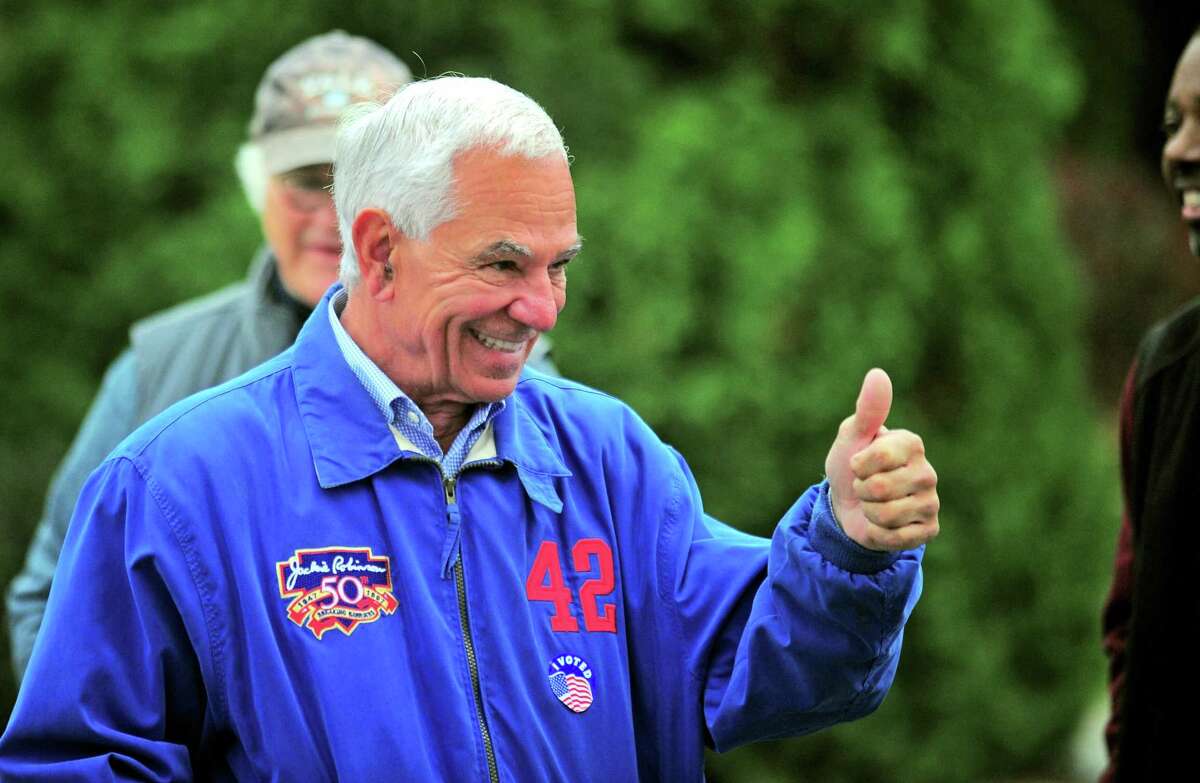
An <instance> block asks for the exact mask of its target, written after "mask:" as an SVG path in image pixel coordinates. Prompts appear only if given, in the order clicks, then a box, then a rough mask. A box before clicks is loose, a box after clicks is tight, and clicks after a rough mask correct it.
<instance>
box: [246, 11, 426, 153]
mask: <svg viewBox="0 0 1200 783" xmlns="http://www.w3.org/2000/svg"><path fill="white" fill-rule="evenodd" d="M410 81H412V72H411V71H409V69H408V66H406V65H405V64H404V63H403V62H401V61H400V60H399V59H398V58H397V57H396V56H395V55H393V54H392V53H391V52H389V51H388V50H387V49H384V48H383V47H382V46H380V45H379V44H377V43H375V42H374V41H370V40H368V39H366V38H360V37H358V36H354V35H349V34H347V33H345V32H343V31H342V30H334V31H332V32H329V33H325V34H324V35H318V36H316V37H314V38H309V39H308V40H307V41H304V42H303V43H300V44H298V45H297V46H295V47H293V48H291V49H289V50H288V51H287V52H285V53H284V54H283V55H282V56H280V57H279V59H277V60H276V61H275V62H273V63H271V65H270V66H269V67H268V68H267V72H266V73H265V74H264V75H263V78H262V81H261V82H259V84H258V90H257V91H256V92H255V95H254V116H253V117H251V119H250V143H251V144H253V145H255V146H256V147H257V148H258V152H259V156H260V159H261V162H262V166H263V170H264V172H265V173H266V174H267V175H272V174H282V173H283V172H285V171H290V170H292V169H296V168H300V167H301V166H311V165H313V164H318V163H331V162H333V149H334V141H335V138H336V136H337V121H338V118H339V116H340V115H341V113H342V112H343V111H344V110H345V108H346V107H347V106H349V105H350V104H352V103H358V102H360V101H378V102H382V101H386V100H387V99H388V98H389V97H390V96H391V94H392V93H393V92H395V91H396V90H397V89H398V88H400V87H402V86H403V85H405V84H407V83H408V82H410Z"/></svg>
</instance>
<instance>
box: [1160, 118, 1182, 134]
mask: <svg viewBox="0 0 1200 783" xmlns="http://www.w3.org/2000/svg"><path fill="white" fill-rule="evenodd" d="M1182 124H1183V123H1182V122H1181V121H1180V119H1179V117H1177V116H1175V115H1173V114H1168V115H1167V116H1166V117H1164V118H1163V122H1162V132H1163V135H1164V136H1166V137H1167V138H1170V137H1171V136H1174V135H1175V134H1176V133H1178V132H1179V126H1180V125H1182Z"/></svg>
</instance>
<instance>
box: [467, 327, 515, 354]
mask: <svg viewBox="0 0 1200 783" xmlns="http://www.w3.org/2000/svg"><path fill="white" fill-rule="evenodd" d="M473 334H474V335H475V337H476V338H477V339H478V340H479V342H481V343H483V344H484V345H486V346H487V347H488V348H491V349H492V350H495V351H507V352H509V353H513V352H515V351H519V350H521V349H522V348H524V347H525V341H524V340H517V341H515V342H514V341H512V340H499V339H497V338H495V337H488V336H487V335H486V334H480V333H479V332H473Z"/></svg>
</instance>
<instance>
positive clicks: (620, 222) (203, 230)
mask: <svg viewBox="0 0 1200 783" xmlns="http://www.w3.org/2000/svg"><path fill="white" fill-rule="evenodd" d="M335 26H337V27H343V28H344V29H347V30H349V31H351V32H356V33H360V34H365V35H369V36H371V37H373V38H375V39H376V40H378V41H380V42H381V43H383V44H385V45H388V46H390V47H392V48H393V49H394V50H395V51H397V52H398V53H399V54H400V55H401V56H402V57H404V58H405V59H406V60H408V62H409V63H410V64H411V65H412V66H413V68H414V71H416V72H417V73H422V72H423V71H425V70H426V69H427V71H428V73H430V74H436V73H440V72H443V71H448V70H454V71H462V72H466V73H471V74H484V75H491V76H494V77H496V78H499V79H501V80H503V81H506V82H508V83H510V84H513V85H514V86H516V87H518V88H520V89H523V90H525V91H527V92H529V93H530V94H531V95H533V96H534V97H535V98H536V99H538V100H539V101H540V102H541V103H542V104H543V105H544V106H546V107H547V109H548V110H549V111H550V113H551V114H552V115H553V116H554V117H555V118H556V120H557V121H558V122H559V123H560V125H561V126H562V127H563V129H564V133H565V136H566V138H567V142H568V144H569V145H570V147H571V151H572V153H573V155H574V156H575V165H574V175H575V182H576V187H577V191H578V198H579V217H580V219H579V223H580V230H581V232H582V233H583V234H584V235H585V236H586V238H587V241H586V250H585V252H584V254H583V256H581V258H580V259H579V261H578V262H577V263H576V264H573V265H572V268H571V286H570V306H569V307H568V308H567V310H566V312H565V313H564V316H563V318H562V320H561V321H560V327H559V329H558V330H557V331H556V343H555V344H556V351H557V353H556V355H557V357H558V361H559V364H560V366H561V368H562V369H563V370H564V371H565V372H566V373H567V374H569V375H571V376H573V377H577V378H579V379H580V380H583V381H586V382H588V383H591V384H594V385H596V386H598V387H600V388H604V389H606V390H609V391H612V392H613V393H615V394H617V395H618V396H620V397H622V398H624V399H626V400H628V401H629V402H630V403H631V404H633V405H634V407H635V408H637V409H638V410H639V411H640V412H642V413H643V415H644V416H645V417H646V418H647V419H648V420H649V421H650V422H651V423H652V425H653V426H655V428H656V429H657V430H658V431H659V432H660V434H662V435H663V437H664V438H666V439H667V440H669V441H671V442H672V443H674V444H675V445H676V446H678V447H679V448H680V450H681V451H682V452H683V454H684V455H685V456H686V457H687V458H688V460H689V461H690V463H691V465H692V467H693V469H694V470H695V472H696V474H697V477H698V479H699V482H700V485H701V487H702V488H703V490H704V492H705V497H706V502H707V504H708V507H709V510H710V511H711V512H712V513H714V514H715V515H717V516H720V517H723V518H726V519H729V520H731V521H733V522H735V523H736V524H738V525H739V526H741V527H744V528H746V529H751V530H754V531H757V532H760V533H766V532H768V531H769V530H770V527H771V525H772V524H773V521H774V520H775V519H776V518H777V517H778V515H779V514H780V513H781V512H782V511H783V510H784V509H785V508H786V507H787V506H788V505H789V504H790V502H791V501H792V499H793V498H794V497H795V495H796V494H797V493H798V492H799V491H800V490H802V489H803V488H804V486H806V485H807V484H809V483H811V482H814V481H817V480H819V479H820V477H821V471H822V465H823V459H824V454H825V451H826V450H827V448H828V446H829V443H830V442H831V440H832V436H833V433H834V431H835V429H836V426H837V423H838V422H839V421H840V419H841V418H843V417H844V416H846V415H848V414H849V413H850V412H851V410H852V406H853V400H854V395H855V393H856V391H857V388H858V385H859V383H860V382H861V379H862V376H863V374H864V373H865V371H866V370H867V369H868V368H869V367H871V366H875V365H878V366H883V367H885V368H886V369H888V370H889V372H890V373H891V374H892V377H893V380H894V382H895V388H896V406H895V409H894V411H893V417H892V420H891V423H893V424H894V425H895V426H905V427H908V428H911V429H914V430H916V431H918V432H920V433H921V434H922V435H923V436H924V437H925V440H926V444H927V446H928V449H929V452H930V454H931V456H932V460H933V462H934V464H935V465H936V466H937V468H938V470H939V472H940V475H941V486H942V498H943V509H944V510H943V525H944V533H943V535H942V536H941V538H939V539H938V540H937V541H936V542H935V543H934V544H933V545H932V546H931V547H930V548H929V551H928V554H927V558H926V594H925V597H924V598H923V599H922V602H921V604H920V605H919V606H918V608H917V612H916V615H915V616H914V619H913V622H912V624H911V626H910V628H909V630H908V632H907V637H906V644H905V653H904V660H903V662H902V664H901V669H900V674H899V678H898V680H897V683H896V687H895V689H894V691H893V693H892V694H891V696H889V698H888V700H887V702H886V703H885V704H884V706H883V707H882V708H881V710H880V711H879V713H878V714H877V715H875V716H872V717H870V718H868V719H866V720H863V721H861V722H859V723H857V724H852V725H849V726H845V727H840V728H838V729H835V730H832V731H829V732H825V733H823V734H819V735H816V736H813V737H810V738H805V739H802V740H793V741H789V742H779V743H771V744H769V745H764V746H761V747H755V748H750V749H746V750H740V751H735V752H734V753H732V754H729V755H727V756H725V757H720V758H718V757H714V758H713V759H712V773H711V776H710V777H711V778H712V779H713V780H724V781H728V780H734V779H738V780H756V781H769V780H813V781H817V780H819V781H877V780H893V781H907V780H911V781H958V780H976V779H983V778H987V777H991V776H997V775H1000V774H1006V773H1012V772H1016V771H1022V770H1030V769H1043V770H1044V769H1047V768H1052V767H1054V766H1055V765H1058V764H1060V763H1062V758H1061V756H1060V749H1061V748H1062V747H1064V746H1065V744H1066V743H1065V738H1066V736H1067V734H1068V732H1069V731H1070V730H1071V729H1072V728H1073V725H1074V722H1075V719H1076V716H1077V715H1078V714H1079V712H1080V710H1081V708H1082V705H1083V703H1084V701H1085V699H1086V697H1087V694H1088V693H1089V688H1091V687H1092V686H1093V685H1094V682H1095V679H1096V677H1095V672H1096V670H1097V668H1098V667H1099V665H1100V664H1099V661H1098V658H1097V653H1095V652H1094V649H1095V648H1096V646H1097V644H1096V641H1095V636H1096V630H1095V627H1096V612H1097V606H1096V604H1097V596H1099V595H1100V594H1101V592H1102V585H1103V583H1104V580H1105V567H1106V565H1107V563H1108V552H1109V550H1110V542H1111V540H1112V538H1113V535H1112V533H1113V524H1112V520H1114V519H1115V516H1116V514H1115V511H1114V508H1113V507H1114V503H1115V501H1114V497H1115V490H1114V489H1113V481H1112V478H1111V469H1112V466H1111V458H1110V457H1109V453H1110V451H1111V449H1110V448H1109V443H1108V442H1107V441H1106V440H1103V439H1101V438H1098V437H1097V433H1096V426H1095V423H1094V420H1095V415H1094V413H1093V411H1092V410H1091V408H1090V406H1089V402H1088V397H1087V395H1086V390H1085V388H1084V382H1083V377H1082V373H1081V366H1082V353H1081V351H1082V349H1081V338H1080V324H1079V315H1078V313H1079V312H1080V294H1079V283H1078V281H1077V280H1076V279H1075V273H1074V267H1073V265H1072V262H1071V258H1070V254H1069V252H1068V251H1067V249H1066V248H1065V246H1064V243H1063V241H1062V239H1061V237H1060V234H1059V231H1058V229H1057V228H1056V223H1055V220H1056V209H1057V207H1056V204H1055V200H1054V196H1053V193H1052V192H1051V188H1050V184H1049V180H1048V173H1047V167H1046V162H1047V159H1048V155H1049V152H1048V151H1049V148H1050V146H1051V144H1052V143H1053V141H1054V140H1055V139H1056V137H1057V134H1058V133H1059V132H1060V129H1061V128H1062V126H1063V125H1064V123H1065V122H1066V121H1067V120H1068V119H1069V117H1070V114H1071V112H1072V111H1073V110H1074V109H1075V106H1076V102H1077V100H1078V95H1079V93H1080V89H1081V86H1080V79H1079V75H1078V74H1077V73H1076V72H1075V71H1074V70H1073V67H1072V65H1071V64H1070V63H1069V62H1067V61H1066V60H1065V58H1064V56H1063V54H1062V48H1061V46H1060V45H1059V44H1058V36H1059V33H1058V30H1057V29H1056V27H1055V25H1054V24H1053V21H1052V19H1051V18H1050V16H1049V15H1048V13H1047V10H1046V8H1045V3H1043V2H1040V0H1016V1H1015V2H1012V3H1006V4H996V3H993V2H988V1H987V0H906V1H905V2H899V3H896V2H889V3H885V2H880V1H879V0H864V2H859V3H845V2H841V0H795V2H786V1H785V0H773V1H772V2H759V3H755V4H753V5H752V7H750V6H748V7H747V8H745V9H740V8H739V7H738V5H737V4H726V3H717V2H707V3H682V2H678V0H655V2H646V3H606V2H601V1H600V0H571V1H568V0H559V2H556V3H554V4H548V3H541V2H536V0H510V2H506V3H502V4H501V3H496V4H488V5H487V6H485V7H483V8H480V7H479V6H478V5H477V4H474V3H459V2H439V3H432V2H420V3H393V4H390V5H389V4H380V3H371V4H367V3H338V4H331V3H321V2H316V1H315V0H308V2H291V3H287V4H282V3H279V4H272V3H265V2H264V3H255V4H247V3H234V2H231V1H230V0H222V1H221V2H211V3H206V4H198V5H192V6H187V7H177V6H174V5H171V6H165V5H160V4H150V3H135V2H131V1H130V2H121V3H112V4H109V6H108V7H107V8H106V9H104V10H94V11H88V12H87V13H86V14H85V12H84V11H83V10H81V8H80V7H79V6H77V4H75V3H70V2H65V1H64V0H47V2H42V3H38V4H31V5H29V6H24V7H22V8H20V9H19V10H16V9H14V10H13V12H12V13H10V14H8V20H7V21H6V22H5V24H4V25H3V26H2V27H0V103H2V108H0V116H4V117H5V123H6V132H5V133H4V134H3V138H0V164H3V167H4V170H6V171H7V172H9V175H10V176H9V178H8V187H7V188H5V189H4V190H3V191H0V297H3V301H4V302H5V306H6V310H5V312H6V313H7V315H8V317H7V318H6V319H5V320H4V323H3V325H2V326H0V329H3V330H4V331H3V336H2V337H0V370H2V371H3V372H5V374H6V377H8V378H10V379H13V380H12V381H10V382H9V383H7V384H5V385H4V388H3V392H2V394H3V410H4V411H5V414H6V415H5V417H4V419H3V420H2V421H3V424H2V425H0V494H2V496H3V497H4V498H5V499H6V503H5V504H4V506H3V508H2V510H0V515H2V516H0V525H2V526H3V529H4V530H5V531H6V532H7V534H8V535H7V540H8V541H10V545H9V546H8V547H5V548H2V549H0V574H3V575H4V576H5V577H7V575H8V574H11V573H12V572H13V571H14V570H15V568H16V567H17V565H18V563H19V559H20V557H21V554H22V551H23V547H24V545H25V542H26V541H27V538H28V535H29V531H30V530H31V528H32V525H33V524H34V522H35V521H36V517H37V510H38V502H39V501H38V498H39V497H40V493H41V491H42V488H43V487H44V485H45V482H46V479H47V475H48V472H49V470H50V468H51V466H52V464H53V462H54V460H55V458H56V457H57V455H59V454H61V453H62V451H63V450H64V448H65V446H66V443H67V442H68V440H69V438H70V437H71V435H72V433H73V431H74V427H75V426H76V425H77V423H78V420H79V418H80V417H81V415H82V413H83V410H84V407H85V405H86V402H87V399H88V397H89V393H90V390H91V389H92V388H94V386H95V384H96V383H97V381H98V379H99V375H100V373H101V371H102V368H103V367H104V366H105V365H106V363H107V362H108V361H110V360H111V358H112V357H113V356H114V355H115V354H116V352H117V351H118V350H119V349H120V347H121V345H122V344H123V341H124V339H125V337H124V330H125V328H126V327H127V325H128V323H129V322H130V321H131V320H132V319H134V318H136V317H138V316H140V315H142V314H145V313H148V312H150V311H153V310H155V309H158V308H160V307H162V306H165V305H167V304H169V303H172V302H174V301H178V300H180V299H182V298H185V297H187V296H190V295H193V294H196V293H199V292H201V291H205V290H208V289H211V288H213V287H215V286H216V285H218V284H220V283H222V282H225V281H228V280H232V279H234V278H236V277H238V276H239V275H240V274H241V273H242V271H243V270H244V268H245V265H246V263H247V262H248V260H249V257H250V254H251V252H252V250H253V248H254V246H255V244H256V242H257V241H258V237H257V229H256V227H255V224H254V219H253V216H252V215H251V214H250V213H249V210H248V209H247V208H246V207H245V206H244V204H243V203H242V201H241V196H240V193H239V192H238V189H237V183H236V181H235V178H234V177H233V174H232V166H231V163H230V162H231V160H232V158H233V155H234V152H235V149H236V146H237V144H238V143H239V142H240V141H241V139H242V135H243V132H244V123H245V122H246V121H247V120H248V116H249V107H250V105H251V100H252V95H253V90H254V85H255V83H256V82H257V80H258V78H259V76H260V74H261V72H262V70H263V68H264V67H265V66H266V64H267V63H268V62H270V60H271V59H273V58H274V57H275V56H276V55H277V54H278V53H280V52H281V51H283V49H285V48H286V47H287V46H289V45H291V44H292V43H294V42H296V41H298V40H300V39H301V38H303V37H305V36H307V35H311V34H315V33H318V32H322V31H324V30H326V29H329V28H331V27H335ZM414 52H415V53H416V54H418V55H419V56H420V60H418V58H417V57H416V56H414V54H413V53H414ZM422 62H423V63H424V65H422ZM10 699H11V692H8V694H7V697H6V698H5V699H4V702H5V703H7V702H8V701H9V700H10Z"/></svg>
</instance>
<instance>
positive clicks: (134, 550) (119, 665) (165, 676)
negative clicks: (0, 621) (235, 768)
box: [0, 458, 207, 781]
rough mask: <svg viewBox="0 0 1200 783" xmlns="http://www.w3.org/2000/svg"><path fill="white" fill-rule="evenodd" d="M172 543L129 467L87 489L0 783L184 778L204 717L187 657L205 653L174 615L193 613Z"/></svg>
mask: <svg viewBox="0 0 1200 783" xmlns="http://www.w3.org/2000/svg"><path fill="white" fill-rule="evenodd" d="M175 537H176V532H175V531H173V530H172V528H171V524H170V520H169V519H167V518H165V517H164V515H163V513H162V511H161V509H160V507H159V506H158V504H157V502H156V498H155V493H154V491H153V486H152V484H151V482H148V481H147V480H146V479H145V478H144V476H143V475H142V473H141V471H140V470H139V468H138V467H137V466H136V465H134V464H133V463H131V462H130V461H129V460H128V459H124V458H113V459H110V460H109V461H108V462H106V463H104V464H103V465H102V466H101V467H100V468H99V469H98V470H97V471H96V473H95V474H94V475H93V476H92V478H91V479H90V480H89V481H88V483H87V484H86V485H85V487H84V490H83V493H82V494H81V496H80V500H79V504H78V508H77V510H76V513H75V516H74V518H73V520H72V523H71V529H70V531H69V532H68V534H67V538H66V542H65V544H64V547H63V550H62V558H61V561H60V564H59V571H58V575H57V577H56V578H55V580H54V586H53V588H52V589H51V592H50V599H49V603H48V605H47V610H46V617H45V623H44V625H43V627H42V632H41V633H40V634H39V636H38V640H37V643H36V644H35V645H34V650H33V656H32V659H31V661H30V665H29V669H28V671H27V672H26V677H25V681H24V682H23V684H22V687H21V691H20V694H19V695H18V697H17V703H16V705H15V707H14V709H13V713H12V717H11V719H10V721H9V725H8V728H7V730H6V731H5V733H4V736H3V737H2V738H0V780H5V781H60V780H62V781H66V780H72V781H74V780H121V781H134V780H136V781H150V780H153V781H184V780H190V779H191V777H192V770H191V762H190V759H189V753H188V749H187V748H188V745H193V744H194V743H195V741H196V738H197V737H198V736H199V732H200V731H201V730H202V726H203V722H204V718H205V716H206V714H207V704H206V699H205V693H204V688H203V685H202V678H201V675H200V666H199V663H198V660H197V657H196V654H195V652H194V650H196V649H206V648H205V647H204V646H200V645H203V644H204V640H203V639H192V638H189V632H188V630H186V629H185V625H184V622H183V619H182V613H181V610H180V606H181V605H185V606H189V607H190V608H189V610H188V611H191V612H195V611H196V609H195V594H196V588H195V586H194V585H193V584H192V583H191V578H190V574H189V568H188V566H187V564H186V562H185V561H186V558H183V557H173V556H171V555H170V554H166V555H164V554H163V553H174V552H178V551H179V546H178V543H177V541H174V540H172V539H174V538H175ZM201 628H203V624H202V623H201ZM192 633H197V629H196V628H193V629H192ZM199 635H200V636H202V635H203V632H202V631H200V633H199ZM195 642H199V643H200V645H194V643H195Z"/></svg>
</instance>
